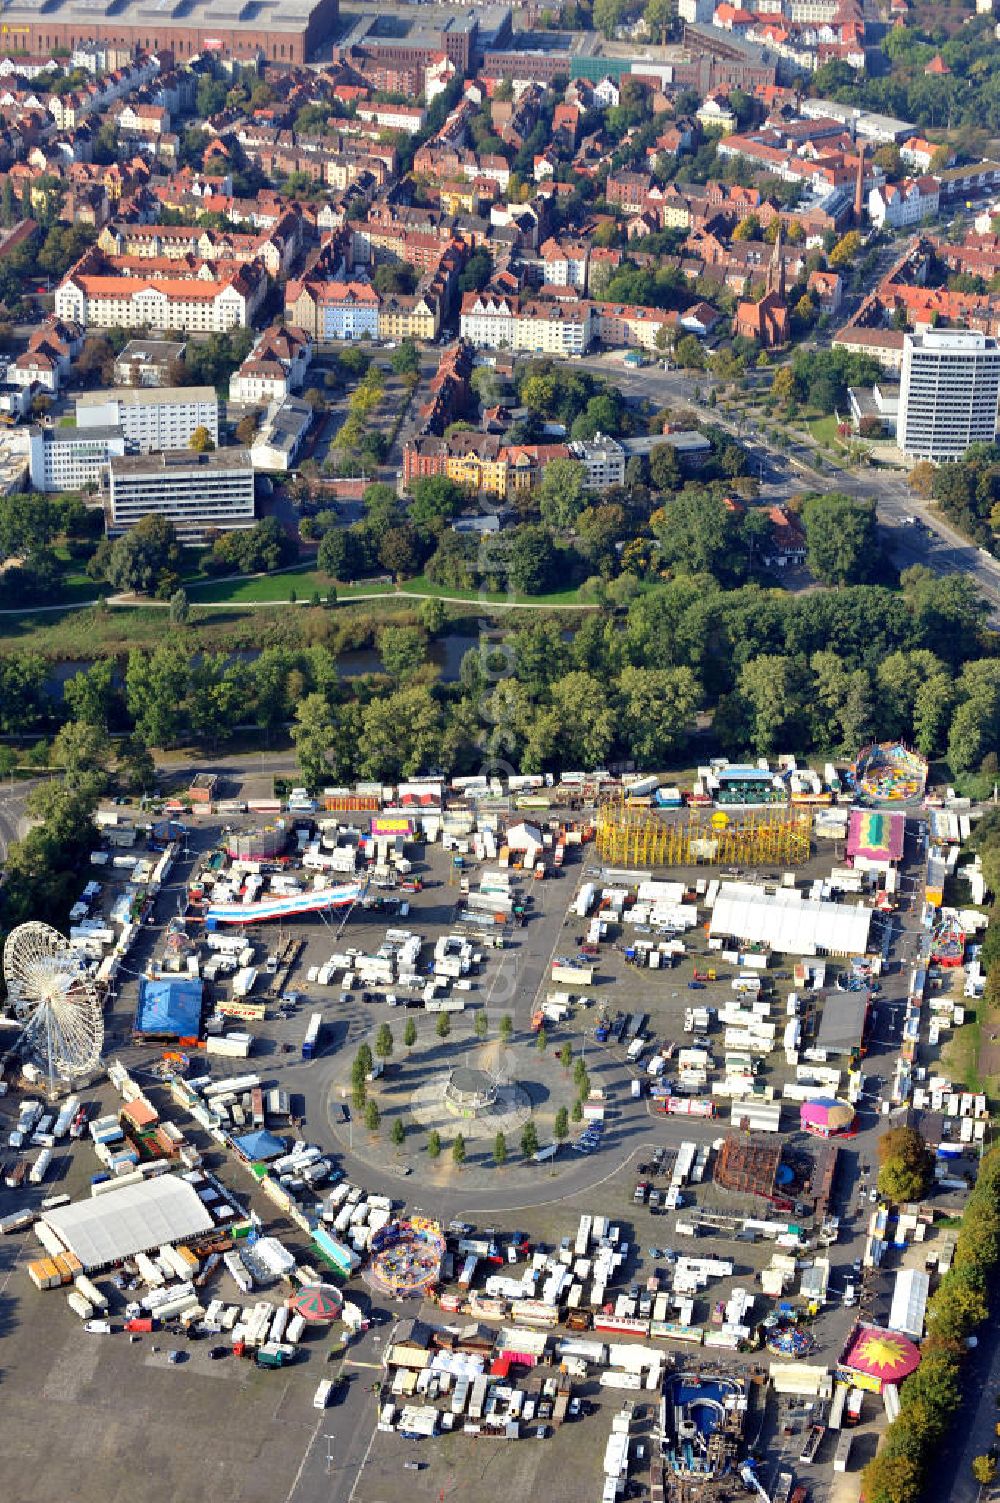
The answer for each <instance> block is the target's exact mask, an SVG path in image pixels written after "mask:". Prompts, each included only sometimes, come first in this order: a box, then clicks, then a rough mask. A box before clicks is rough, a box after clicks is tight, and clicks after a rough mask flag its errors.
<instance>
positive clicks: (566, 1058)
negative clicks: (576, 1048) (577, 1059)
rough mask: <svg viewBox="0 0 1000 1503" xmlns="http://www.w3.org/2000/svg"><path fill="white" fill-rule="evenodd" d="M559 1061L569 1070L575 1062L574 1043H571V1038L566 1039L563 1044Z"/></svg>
mask: <svg viewBox="0 0 1000 1503" xmlns="http://www.w3.org/2000/svg"><path fill="white" fill-rule="evenodd" d="M559 1063H560V1064H561V1065H562V1067H563V1069H564V1070H568V1069H569V1067H570V1065H571V1064H572V1063H573V1045H572V1044H571V1043H570V1041H569V1039H567V1040H566V1042H565V1044H563V1046H562V1048H561V1049H560V1050H559Z"/></svg>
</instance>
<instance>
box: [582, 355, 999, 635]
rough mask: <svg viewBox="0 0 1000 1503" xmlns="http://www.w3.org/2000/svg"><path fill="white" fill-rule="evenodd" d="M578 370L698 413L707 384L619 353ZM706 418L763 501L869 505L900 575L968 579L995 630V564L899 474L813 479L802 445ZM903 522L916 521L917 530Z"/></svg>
mask: <svg viewBox="0 0 1000 1503" xmlns="http://www.w3.org/2000/svg"><path fill="white" fill-rule="evenodd" d="M579 363H580V364H581V365H582V366H583V368H584V369H585V370H590V371H591V372H592V373H593V374H594V375H600V376H603V377H604V378H605V379H609V378H611V379H613V381H614V384H615V386H616V387H617V388H618V390H619V391H621V392H622V394H623V395H624V396H626V397H629V398H631V399H633V400H639V399H640V398H646V399H648V400H650V401H652V402H653V403H654V404H655V405H656V406H658V407H669V406H677V407H680V406H681V405H683V406H685V407H689V408H695V409H697V410H699V412H700V411H701V409H702V406H703V403H702V402H696V401H695V398H694V390H695V388H696V387H697V388H698V389H699V390H700V391H701V392H703V393H704V392H706V391H709V390H711V388H712V385H713V382H712V378H711V377H710V376H706V375H703V374H700V373H698V374H694V375H692V373H690V372H687V371H678V370H668V371H665V370H663V369H662V367H660V366H652V367H645V368H644V369H642V370H637V371H636V370H629V369H628V368H627V367H623V366H622V363H621V355H620V354H605V355H588V356H585V357H584V359H583V360H582V361H580V362H579ZM710 416H711V420H712V422H713V423H716V424H717V425H718V426H719V427H720V428H722V429H725V430H726V431H727V432H729V433H732V434H733V435H734V437H738V438H739V439H740V442H741V443H742V444H743V445H744V447H745V448H746V449H747V451H748V453H749V455H750V460H751V473H752V474H754V475H756V476H757V477H758V478H759V479H760V481H761V494H762V496H763V497H764V498H765V499H766V500H769V501H780V500H783V499H786V498H787V497H788V496H790V495H792V494H794V493H795V492H796V491H801V490H802V489H803V487H804V485H808V486H810V487H811V488H815V489H817V490H823V491H829V490H839V491H845V492H846V493H847V494H848V495H851V496H857V497H862V498H865V499H873V500H874V501H875V506H876V511H877V514H878V519H879V523H880V526H881V529H882V535H883V538H884V540H885V543H886V546H887V547H888V549H889V552H890V553H891V555H892V557H893V559H894V560H895V562H896V563H897V564H898V565H899V567H900V568H906V567H908V566H909V565H911V564H923V565H925V567H927V568H928V569H932V570H933V571H934V573H936V574H963V575H965V576H966V577H967V578H970V579H973V580H974V581H975V583H976V585H977V586H978V588H979V590H980V592H981V594H982V595H983V598H984V599H985V600H986V601H987V603H988V605H989V607H990V613H991V623H993V624H1000V562H998V561H997V560H996V559H995V558H993V557H992V555H990V554H988V553H986V552H985V550H983V549H980V548H977V547H976V546H975V545H974V544H973V543H970V542H969V541H968V539H967V538H964V537H963V536H962V535H961V533H959V532H957V531H956V530H955V529H954V528H953V527H951V526H949V524H948V523H947V522H946V521H945V520H944V519H943V518H942V517H941V516H940V514H939V513H938V512H937V511H936V510H935V509H934V508H932V507H930V506H928V504H927V503H926V502H925V501H923V500H922V499H921V498H920V497H919V496H916V495H914V494H913V492H912V491H911V490H910V488H909V485H908V484H907V480H906V476H905V474H903V473H901V472H898V471H894V470H883V469H875V468H867V469H865V470H863V471H855V470H845V469H842V468H840V466H838V465H836V464H834V463H832V462H831V461H829V460H824V469H823V471H822V472H820V471H818V470H815V469H813V468H812V455H811V452H810V450H809V449H808V448H807V447H806V446H805V445H802V444H793V445H792V447H791V448H790V449H789V450H788V451H786V452H785V453H784V454H779V453H777V452H776V451H774V450H773V449H770V448H768V447H767V446H766V444H765V443H764V442H763V441H762V440H759V439H758V436H757V431H756V429H755V428H754V427H753V425H752V424H751V425H750V426H749V427H748V426H747V425H746V423H745V422H744V423H736V422H733V421H732V419H730V418H729V417H727V416H726V415H725V414H724V413H720V412H719V411H718V410H717V409H716V410H714V411H712V412H711V414H710ZM907 518H916V519H917V523H916V524H915V523H914V522H912V521H908V520H905V519H907Z"/></svg>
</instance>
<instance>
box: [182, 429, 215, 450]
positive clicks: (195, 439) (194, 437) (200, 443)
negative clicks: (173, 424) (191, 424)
mask: <svg viewBox="0 0 1000 1503" xmlns="http://www.w3.org/2000/svg"><path fill="white" fill-rule="evenodd" d="M188 448H189V449H193V450H194V452H195V453H196V454H208V453H210V452H211V450H212V449H214V448H215V440H214V439H213V438H212V435H211V434H210V433H209V431H208V429H207V428H206V427H205V425H204V424H203V423H199V425H198V427H197V428H196V429H195V430H194V432H193V433H192V434H191V437H190V438H189V439H188Z"/></svg>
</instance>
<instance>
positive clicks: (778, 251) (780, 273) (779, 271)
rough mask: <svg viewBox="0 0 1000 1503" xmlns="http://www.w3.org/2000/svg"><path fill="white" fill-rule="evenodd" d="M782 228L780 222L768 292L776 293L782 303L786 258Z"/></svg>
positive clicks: (770, 267) (768, 273)
mask: <svg viewBox="0 0 1000 1503" xmlns="http://www.w3.org/2000/svg"><path fill="white" fill-rule="evenodd" d="M781 230H782V226H781V221H780V220H779V221H778V233H777V235H776V236H775V237H774V250H773V251H772V252H771V264H770V266H769V267H768V270H767V290H768V292H773V293H776V294H777V296H778V297H779V298H780V299H781V301H782V302H784V301H785V257H784V254H783V250H784V247H783V245H782V233H781Z"/></svg>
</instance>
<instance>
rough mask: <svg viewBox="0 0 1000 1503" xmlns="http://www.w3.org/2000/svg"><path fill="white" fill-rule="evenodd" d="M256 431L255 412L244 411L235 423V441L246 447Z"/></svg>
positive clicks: (251, 441)
mask: <svg viewBox="0 0 1000 1503" xmlns="http://www.w3.org/2000/svg"><path fill="white" fill-rule="evenodd" d="M256 433H257V414H256V413H255V412H245V413H244V414H243V416H242V417H241V418H240V420H239V422H238V423H237V424H236V442H237V443H238V444H241V445H242V446H243V448H245V449H248V448H249V447H250V445H251V444H252V443H253V441H254V438H255V436H256Z"/></svg>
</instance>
